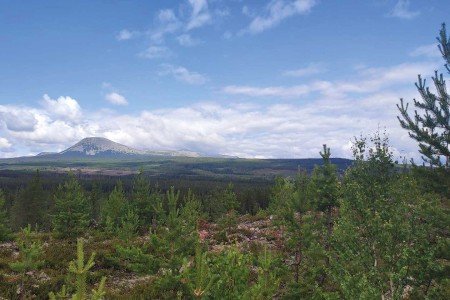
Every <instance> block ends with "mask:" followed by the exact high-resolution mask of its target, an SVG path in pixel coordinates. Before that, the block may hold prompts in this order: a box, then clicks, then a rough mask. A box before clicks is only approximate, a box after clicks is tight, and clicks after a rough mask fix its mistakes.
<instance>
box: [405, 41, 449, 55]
mask: <svg viewBox="0 0 450 300" xmlns="http://www.w3.org/2000/svg"><path fill="white" fill-rule="evenodd" d="M409 55H410V56H413V57H416V56H424V57H429V58H441V57H442V55H441V52H440V51H439V49H438V47H437V45H436V44H430V45H423V46H419V47H417V48H416V49H414V50H413V51H411V52H410V53H409Z"/></svg>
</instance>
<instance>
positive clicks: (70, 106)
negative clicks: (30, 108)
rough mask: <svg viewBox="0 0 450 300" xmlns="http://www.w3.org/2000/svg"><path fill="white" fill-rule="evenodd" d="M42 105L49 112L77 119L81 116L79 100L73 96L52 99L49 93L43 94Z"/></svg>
mask: <svg viewBox="0 0 450 300" xmlns="http://www.w3.org/2000/svg"><path fill="white" fill-rule="evenodd" d="M42 105H43V106H44V108H45V109H46V110H47V112H48V113H50V114H54V115H57V116H60V117H66V118H69V119H77V118H79V117H80V116H81V107H80V105H79V104H78V102H77V100H75V99H73V98H71V97H68V96H67V97H63V96H61V97H58V99H56V100H54V99H51V98H50V97H49V96H48V95H47V94H45V95H44V96H43V100H42Z"/></svg>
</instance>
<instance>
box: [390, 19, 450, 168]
mask: <svg viewBox="0 0 450 300" xmlns="http://www.w3.org/2000/svg"><path fill="white" fill-rule="evenodd" d="M449 39H450V38H449ZM449 39H448V38H447V33H446V28H445V23H444V24H442V29H441V31H440V35H439V37H438V38H437V40H438V42H439V43H440V45H439V50H440V51H441V54H442V57H443V58H444V61H445V63H446V64H445V67H446V69H447V71H448V73H449V74H450V41H449ZM432 80H433V83H434V85H435V87H436V92H437V94H434V93H432V92H431V91H430V90H429V88H428V87H427V85H426V80H425V79H422V77H421V76H420V75H419V78H418V82H417V83H416V87H417V89H418V91H419V93H420V96H421V98H422V100H423V102H421V101H417V100H416V99H414V106H415V107H416V108H418V109H420V110H422V111H425V113H424V114H420V113H419V112H418V111H417V110H415V112H414V117H411V116H410V115H409V113H408V104H406V105H405V104H404V103H403V99H400V105H398V104H397V108H398V109H399V111H400V114H401V117H400V116H399V117H397V118H398V120H399V122H400V125H401V126H402V127H403V128H404V129H406V130H408V133H409V136H410V137H411V138H413V139H414V140H416V141H418V142H419V148H420V149H419V152H420V153H422V154H423V156H422V158H423V160H424V161H425V162H427V163H429V164H430V165H431V166H438V167H445V168H446V169H449V168H450V148H449V143H450V96H449V94H448V93H447V89H446V83H445V81H444V78H443V75H442V74H440V75H438V72H437V71H436V72H435V76H434V77H432ZM443 161H444V164H443Z"/></svg>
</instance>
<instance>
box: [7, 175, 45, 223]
mask: <svg viewBox="0 0 450 300" xmlns="http://www.w3.org/2000/svg"><path fill="white" fill-rule="evenodd" d="M45 200H46V199H45V194H44V189H43V187H42V183H41V177H40V174H39V170H36V173H35V175H34V176H33V179H32V180H31V182H30V183H29V184H27V186H26V187H25V189H23V190H21V192H20V193H19V195H18V198H17V199H16V201H15V203H14V205H13V208H12V212H13V223H14V227H15V228H16V229H19V228H22V227H25V226H27V225H28V224H31V226H33V227H35V226H37V227H38V228H41V227H46V229H48V228H49V227H50V226H48V224H46V222H45V221H46V220H45V212H46V210H47V201H45Z"/></svg>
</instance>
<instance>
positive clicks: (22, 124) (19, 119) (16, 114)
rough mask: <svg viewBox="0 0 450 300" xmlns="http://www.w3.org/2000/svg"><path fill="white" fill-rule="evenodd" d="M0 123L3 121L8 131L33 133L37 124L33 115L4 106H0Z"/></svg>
mask: <svg viewBox="0 0 450 300" xmlns="http://www.w3.org/2000/svg"><path fill="white" fill-rule="evenodd" d="M0 121H3V122H4V124H5V126H6V128H7V129H8V130H10V131H33V130H34V127H35V126H36V123H37V120H36V118H35V117H34V115H33V113H31V112H29V111H27V110H24V109H21V108H15V107H6V106H0Z"/></svg>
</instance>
